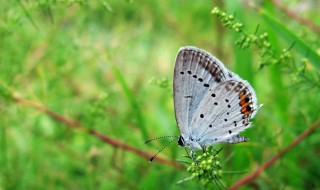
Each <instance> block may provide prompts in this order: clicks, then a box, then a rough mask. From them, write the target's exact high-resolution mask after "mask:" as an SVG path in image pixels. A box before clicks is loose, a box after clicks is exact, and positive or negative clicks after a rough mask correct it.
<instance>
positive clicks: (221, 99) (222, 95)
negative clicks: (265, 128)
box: [191, 72, 261, 146]
mask: <svg viewBox="0 0 320 190" xmlns="http://www.w3.org/2000/svg"><path fill="white" fill-rule="evenodd" d="M229 73H230V75H229V77H228V78H227V80H226V81H224V82H222V83H220V84H219V85H218V86H217V87H216V88H215V89H214V90H213V91H211V92H208V93H207V94H206V95H205V97H203V100H202V101H201V102H200V105H199V106H198V109H197V110H196V113H195V114H194V117H193V119H192V122H191V134H193V136H194V138H195V139H200V142H199V144H200V145H201V146H206V145H211V144H214V143H218V142H229V143H237V142H243V141H247V138H245V137H242V136H240V135H239V133H240V132H241V131H243V130H245V129H247V128H249V127H250V125H251V123H250V121H249V120H250V119H251V118H253V117H254V116H255V114H256V112H257V110H258V109H259V108H260V107H261V106H260V105H257V98H256V94H255V92H254V90H253V88H252V87H251V86H250V84H249V83H248V82H247V81H245V80H243V79H241V78H240V77H239V76H237V75H236V74H234V73H231V72H229Z"/></svg>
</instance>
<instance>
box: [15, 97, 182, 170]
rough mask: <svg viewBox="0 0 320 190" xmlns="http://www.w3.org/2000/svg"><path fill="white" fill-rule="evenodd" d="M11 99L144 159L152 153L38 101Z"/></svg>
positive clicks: (160, 159) (174, 163)
mask: <svg viewBox="0 0 320 190" xmlns="http://www.w3.org/2000/svg"><path fill="white" fill-rule="evenodd" d="M12 98H13V100H14V101H16V102H18V103H20V104H23V105H25V106H29V107H32V108H34V109H37V110H39V111H41V112H43V113H45V114H47V115H48V116H50V117H51V118H53V119H55V120H57V121H59V122H61V123H64V124H66V125H67V126H70V127H73V128H77V129H80V130H84V131H87V132H88V133H89V134H91V135H93V136H95V137H97V138H99V139H100V140H102V141H104V142H106V143H108V144H110V145H112V146H114V147H118V148H121V149H123V150H127V151H129V152H132V153H135V154H137V155H139V156H141V157H144V158H146V159H148V160H149V159H150V158H151V157H152V156H153V155H152V154H149V153H147V152H144V151H142V150H140V149H137V148H134V147H132V146H130V145H127V144H125V143H122V142H120V141H118V140H115V139H113V138H110V137H108V136H106V135H104V134H102V133H99V132H98V131H96V130H87V129H86V128H85V127H84V126H81V125H80V124H79V123H77V122H75V121H73V120H71V119H68V118H66V117H64V116H62V115H59V114H57V113H55V112H53V111H51V110H49V109H48V108H46V107H45V106H43V105H42V104H39V103H36V102H32V101H29V100H25V99H23V98H21V97H19V96H18V95H16V94H14V95H13V97H12ZM154 160H155V161H157V162H159V163H161V164H166V165H171V166H174V167H176V168H179V169H184V168H185V167H184V166H183V165H181V164H179V163H177V162H174V161H170V160H167V159H164V158H162V157H159V156H158V157H156V158H155V159H154Z"/></svg>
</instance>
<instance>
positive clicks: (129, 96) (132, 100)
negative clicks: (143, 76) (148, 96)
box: [112, 64, 148, 139]
mask: <svg viewBox="0 0 320 190" xmlns="http://www.w3.org/2000/svg"><path fill="white" fill-rule="evenodd" d="M112 71H113V73H114V74H115V77H116V79H117V80H118V82H119V83H120V85H121V87H122V89H123V92H124V94H125V96H126V97H127V99H128V102H129V103H130V105H131V107H132V109H133V110H134V112H135V113H136V119H137V124H138V127H139V128H140V130H141V133H142V135H143V138H144V139H148V133H147V130H146V127H145V123H144V119H143V116H142V112H141V109H140V106H139V103H138V102H137V101H136V99H135V98H134V95H133V93H132V91H131V90H130V88H129V86H128V84H127V82H126V79H125V78H124V76H123V75H122V73H121V71H120V70H119V69H118V68H117V67H116V66H115V65H114V64H112Z"/></svg>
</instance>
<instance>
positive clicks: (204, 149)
mask: <svg viewBox="0 0 320 190" xmlns="http://www.w3.org/2000/svg"><path fill="white" fill-rule="evenodd" d="M201 148H202V151H203V153H205V152H206V150H207V147H206V146H205V145H203V146H201Z"/></svg>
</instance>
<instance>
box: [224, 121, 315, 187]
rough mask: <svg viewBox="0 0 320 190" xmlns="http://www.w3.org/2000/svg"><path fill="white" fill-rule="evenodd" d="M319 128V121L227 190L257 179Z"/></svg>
mask: <svg viewBox="0 0 320 190" xmlns="http://www.w3.org/2000/svg"><path fill="white" fill-rule="evenodd" d="M319 126H320V120H318V121H317V122H315V123H314V124H313V125H311V126H310V127H309V128H308V129H306V130H305V131H304V132H303V133H302V134H301V135H300V136H298V137H297V138H296V139H295V140H294V141H292V142H291V144H289V145H288V146H287V147H286V148H285V149H283V150H281V151H280V152H279V153H278V154H277V155H275V156H274V157H273V158H271V159H270V160H269V161H268V162H266V163H265V164H263V165H262V166H260V167H259V168H258V169H257V170H256V171H254V172H253V173H251V174H249V175H247V176H246V177H244V178H242V179H241V180H239V181H238V182H236V183H235V184H234V185H232V186H231V187H230V188H229V190H234V189H238V188H239V187H240V186H242V185H244V184H246V183H248V182H249V181H251V180H253V179H254V178H256V177H258V176H259V175H260V174H261V172H263V171H264V170H266V169H267V168H268V167H270V166H271V165H272V164H273V163H274V162H275V161H277V160H278V159H279V158H281V157H282V156H283V155H285V154H286V153H287V152H288V151H289V150H291V149H292V148H293V147H295V146H296V145H297V144H298V143H299V142H300V141H302V140H303V139H304V138H306V137H307V136H308V135H309V134H311V133H312V132H313V131H314V130H315V129H317V127H319Z"/></svg>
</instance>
